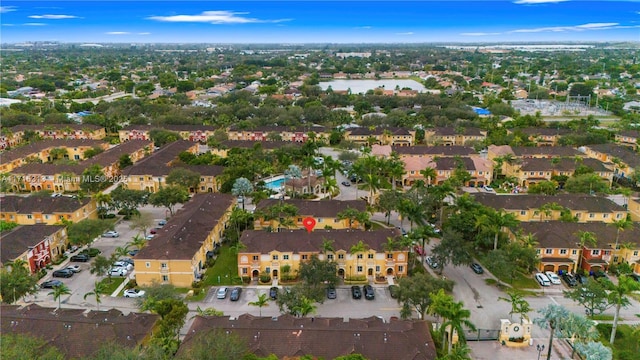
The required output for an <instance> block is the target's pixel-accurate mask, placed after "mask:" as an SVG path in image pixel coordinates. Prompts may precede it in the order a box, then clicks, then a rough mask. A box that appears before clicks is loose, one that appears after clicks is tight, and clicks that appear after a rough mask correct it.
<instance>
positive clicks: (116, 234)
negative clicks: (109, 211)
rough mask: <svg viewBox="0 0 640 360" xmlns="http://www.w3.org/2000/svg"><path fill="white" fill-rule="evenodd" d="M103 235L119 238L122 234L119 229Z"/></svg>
mask: <svg viewBox="0 0 640 360" xmlns="http://www.w3.org/2000/svg"><path fill="white" fill-rule="evenodd" d="M102 237H108V238H117V237H120V234H119V233H118V232H117V231H114V230H109V231H107V232H106V233H104V234H102Z"/></svg>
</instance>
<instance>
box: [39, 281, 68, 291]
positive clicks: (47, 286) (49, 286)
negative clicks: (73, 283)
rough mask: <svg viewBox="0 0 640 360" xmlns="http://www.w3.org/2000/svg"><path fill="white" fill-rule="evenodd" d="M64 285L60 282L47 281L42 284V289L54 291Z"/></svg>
mask: <svg viewBox="0 0 640 360" xmlns="http://www.w3.org/2000/svg"><path fill="white" fill-rule="evenodd" d="M63 284H64V283H63V282H62V281H60V280H47V281H45V282H43V283H42V284H40V287H41V288H42V289H53V288H54V287H57V286H61V285H63Z"/></svg>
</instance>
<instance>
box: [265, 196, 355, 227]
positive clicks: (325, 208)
mask: <svg viewBox="0 0 640 360" xmlns="http://www.w3.org/2000/svg"><path fill="white" fill-rule="evenodd" d="M281 204H286V205H291V206H294V207H295V208H296V209H297V215H296V216H294V217H292V218H291V219H288V220H292V223H291V226H284V225H282V224H281V218H280V216H278V214H275V213H273V212H274V211H275V210H276V209H278V208H279V205H281ZM347 209H354V210H356V211H359V212H366V211H367V203H366V202H365V201H363V200H346V201H339V200H322V201H312V200H300V199H288V200H278V199H265V200H262V201H260V202H259V203H258V205H257V206H256V209H255V212H254V214H256V215H255V217H256V219H255V221H254V223H253V228H254V229H255V230H264V229H272V230H274V229H280V228H284V229H291V228H297V229H304V228H305V224H304V219H306V218H309V217H311V218H313V219H314V220H315V222H316V225H315V226H316V229H364V224H362V223H360V222H358V220H356V219H348V218H344V219H340V218H339V214H340V213H341V212H344V211H346V210H347Z"/></svg>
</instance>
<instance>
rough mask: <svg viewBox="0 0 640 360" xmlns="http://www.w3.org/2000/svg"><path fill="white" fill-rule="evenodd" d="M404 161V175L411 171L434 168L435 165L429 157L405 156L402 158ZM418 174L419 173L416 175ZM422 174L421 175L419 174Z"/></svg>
mask: <svg viewBox="0 0 640 360" xmlns="http://www.w3.org/2000/svg"><path fill="white" fill-rule="evenodd" d="M402 162H404V170H405V171H406V172H407V173H406V174H405V175H410V174H411V171H421V170H424V169H426V168H427V167H430V168H432V169H436V167H437V165H436V163H435V162H433V159H432V158H431V157H430V156H429V157H415V156H411V157H406V158H403V159H402ZM418 175H420V174H419V173H418V174H416V176H418ZM420 176H422V175H420Z"/></svg>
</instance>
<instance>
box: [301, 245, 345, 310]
mask: <svg viewBox="0 0 640 360" xmlns="http://www.w3.org/2000/svg"><path fill="white" fill-rule="evenodd" d="M337 273H338V265H337V264H336V262H334V261H329V260H320V259H319V258H318V256H317V255H312V256H311V258H310V259H309V260H308V261H304V262H301V263H300V268H299V270H298V276H299V278H300V280H301V281H302V283H303V286H304V288H305V290H306V291H305V296H306V297H308V298H310V299H312V300H315V301H322V300H323V299H324V294H325V288H326V286H327V285H336V284H337V283H338V275H337Z"/></svg>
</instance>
